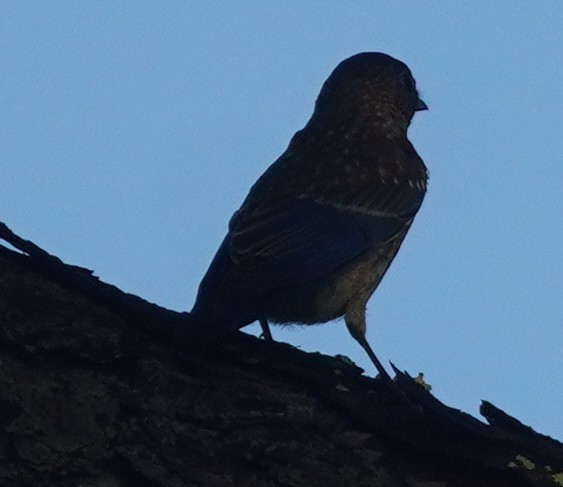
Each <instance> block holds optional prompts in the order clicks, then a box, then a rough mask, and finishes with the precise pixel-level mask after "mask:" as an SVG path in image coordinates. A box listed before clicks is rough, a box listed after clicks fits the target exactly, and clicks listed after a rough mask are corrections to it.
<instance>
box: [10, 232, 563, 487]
mask: <svg viewBox="0 0 563 487" xmlns="http://www.w3.org/2000/svg"><path fill="white" fill-rule="evenodd" d="M0 238H1V239H3V240H4V241H5V242H7V244H10V246H11V249H12V250H11V249H10V248H8V245H7V244H6V245H0V430H1V431H2V435H1V436H0V485H2V486H6V487H10V486H18V487H19V486H22V487H23V486H33V487H37V486H69V487H70V486H84V487H93V486H115V487H118V486H119V487H133V486H148V487H165V486H166V487H172V486H174V487H180V486H205V487H207V486H264V487H266V486H272V487H274V486H275V487H281V486H284V487H285V486H287V487H294V486H303V487H305V486H307V487H309V486H333V485H334V486H348V485H354V486H386V487H399V486H400V487H406V486H411V487H441V486H471V487H474V486H483V487H487V486H495V487H496V486H563V445H562V444H561V443H559V442H557V441H555V440H553V439H551V438H549V437H547V436H544V435H540V434H538V433H536V432H534V431H533V430H532V429H531V428H529V427H527V426H525V425H523V424H522V423H520V422H519V421H518V420H516V419H515V418H512V417H510V416H509V415H507V414H506V413H504V412H503V411H501V410H499V409H497V408H496V407H495V406H493V405H492V404H490V403H487V402H484V403H483V405H482V408H481V413H482V414H483V416H484V417H485V418H486V419H487V422H488V424H487V423H484V422H481V421H479V420H477V419H475V418H473V417H471V416H469V415H467V414H464V413H462V412H460V411H458V410H455V409H452V408H449V407H447V406H445V405H444V404H442V403H440V402H439V401H438V400H437V399H435V398H434V397H433V396H432V395H431V394H430V393H429V392H428V391H427V390H426V389H425V388H424V387H423V386H422V385H420V384H419V383H417V381H415V380H413V379H411V378H410V377H409V376H408V375H406V374H404V373H400V372H398V371H397V377H396V382H395V384H394V385H393V386H389V385H385V384H384V383H382V382H381V381H379V380H377V379H371V378H368V377H366V376H364V375H362V374H361V372H362V371H361V370H360V369H358V368H357V367H355V366H354V365H351V364H347V363H345V362H343V361H342V360H340V359H338V358H333V357H326V356H322V355H320V354H309V353H304V352H302V351H299V350H296V349H294V348H293V347H291V346H288V345H286V344H280V343H266V342H264V341H263V340H259V339H256V338H253V337H250V336H247V335H244V334H243V333H236V334H233V335H232V336H231V337H229V338H228V339H225V340H224V341H222V342H221V343H216V344H213V345H212V346H211V345H209V344H207V345H205V344H201V343H198V341H197V340H194V339H193V336H192V337H191V338H190V335H189V334H185V333H184V330H186V329H190V326H193V323H192V322H191V318H190V315H189V314H188V313H175V312H172V311H169V310H165V309H163V308H160V307H158V306H156V305H153V304H151V303H148V302H146V301H144V300H142V299H141V298H138V297H136V296H132V295H129V294H126V293H123V292H121V291H120V290H119V289H117V288H115V287H113V286H110V285H108V284H105V283H103V282H101V281H99V280H98V279H96V278H95V277H94V276H93V275H92V273H91V272H90V271H88V270H86V269H82V268H79V267H76V266H68V265H66V264H63V263H62V262H61V261H60V260H59V259H58V258H56V257H53V256H51V255H49V254H47V253H46V252H44V251H43V250H41V249H40V248H38V247H37V246H35V245H34V244H32V243H31V242H28V241H25V240H23V239H21V238H19V237H17V236H16V235H14V234H13V233H12V232H11V231H10V230H9V229H8V228H7V227H6V226H5V225H3V224H0ZM14 249H15V250H14Z"/></svg>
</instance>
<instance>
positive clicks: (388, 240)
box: [192, 52, 428, 379]
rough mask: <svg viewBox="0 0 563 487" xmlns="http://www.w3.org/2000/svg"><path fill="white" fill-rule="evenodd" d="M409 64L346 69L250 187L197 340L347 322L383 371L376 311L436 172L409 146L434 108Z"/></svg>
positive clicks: (203, 302)
mask: <svg viewBox="0 0 563 487" xmlns="http://www.w3.org/2000/svg"><path fill="white" fill-rule="evenodd" d="M427 109H428V107H427V106H426V104H425V103H424V102H423V101H422V100H421V99H420V98H419V95H418V92H417V90H416V84H415V80H414V78H413V77H412V74H411V72H410V70H409V68H408V67H407V66H406V65H405V64H403V63H402V62H401V61H398V60H396V59H394V58H392V57H390V56H388V55H386V54H382V53H376V52H373V53H372V52H367V53H361V54H357V55H355V56H352V57H350V58H348V59H346V60H344V61H343V62H341V63H340V64H339V65H338V66H337V67H336V69H335V70H334V71H333V72H332V74H331V75H330V76H329V78H328V79H327V80H326V82H325V83H324V85H323V87H322V89H321V92H320V94H319V97H318V98H317V101H316V104H315V110H314V112H313V115H312V116H311V119H310V120H309V121H308V122H307V125H305V127H304V128H303V129H302V130H300V131H298V132H297V133H296V134H295V135H294V136H293V138H292V139H291V142H290V143H289V147H288V148H287V150H286V151H285V152H284V153H283V154H282V155H281V156H280V158H279V159H278V160H277V161H276V162H274V164H272V165H271V166H270V167H269V168H268V170H267V171H266V172H265V173H264V174H263V175H262V176H261V177H260V178H259V179H258V181H257V182H256V183H255V184H254V186H253V187H252V188H251V190H250V193H249V194H248V196H247V197H246V199H245V201H244V203H243V204H242V206H241V207H240V209H239V210H238V211H237V212H236V213H235V214H234V215H233V217H232V219H231V221H230V223H229V232H228V233H227V236H226V237H225V239H224V240H223V243H222V244H221V246H220V247H219V250H218V251H217V254H216V255H215V258H214V259H213V262H212V263H211V265H210V267H209V270H208V271H207V274H206V275H205V277H204V278H203V280H202V282H201V284H200V286H199V291H198V295H197V299H196V302H195V305H194V307H193V309H192V314H193V316H194V317H195V318H196V319H197V322H198V323H201V325H200V330H198V333H201V334H202V335H209V336H218V335H220V334H221V333H224V332H228V331H232V330H236V329H238V328H241V327H243V326H245V325H248V324H249V323H252V322H254V321H256V320H259V321H260V323H261V324H262V328H263V330H264V332H265V334H266V335H268V336H270V334H269V329H268V322H273V323H296V324H304V325H308V324H314V323H324V322H327V321H330V320H333V319H335V318H339V317H341V316H343V317H344V320H345V322H346V326H347V327H348V330H349V331H350V333H351V334H352V336H353V337H354V338H355V339H356V340H357V341H358V342H359V343H360V345H361V346H362V347H363V348H364V349H365V351H366V352H367V354H368V355H369V357H370V358H371V360H372V361H373V363H374V364H375V366H376V368H377V370H378V371H379V373H380V375H381V376H382V377H384V378H387V379H388V378H389V376H388V375H387V373H386V371H385V369H384V368H383V366H382V365H381V363H380V362H379V360H378V359H377V357H376V356H375V354H374V353H373V351H372V349H371V347H370V346H369V344H368V342H367V340H366V304H367V301H368V299H369V298H370V296H371V295H372V294H373V292H374V291H375V289H376V288H377V285H378V284H379V282H380V281H381V279H382V278H383V275H384V274H385V272H386V271H387V268H388V267H389V265H390V264H391V261H392V260H393V258H394V257H395V255H396V253H397V251H398V250H399V247H400V245H401V243H402V241H403V239H404V237H405V235H406V233H407V231H408V229H409V228H410V226H411V224H412V222H413V219H414V216H415V215H416V213H417V211H418V209H419V208H420V205H421V203H422V200H423V198H424V194H425V192H426V182H427V179H428V173H427V170H426V167H425V165H424V163H423V162H422V159H421V158H420V157H419V156H418V154H417V153H416V151H415V149H414V147H413V146H412V144H411V143H410V142H409V140H408V139H407V128H408V126H409V124H410V122H411V119H412V117H413V115H414V112H416V111H418V110H427Z"/></svg>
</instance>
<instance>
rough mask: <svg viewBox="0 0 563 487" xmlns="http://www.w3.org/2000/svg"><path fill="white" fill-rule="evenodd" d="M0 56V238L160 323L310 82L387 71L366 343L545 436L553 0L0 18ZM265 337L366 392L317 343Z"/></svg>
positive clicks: (17, 10) (553, 192) (551, 289)
mask: <svg viewBox="0 0 563 487" xmlns="http://www.w3.org/2000/svg"><path fill="white" fill-rule="evenodd" d="M0 37H1V38H0V67H1V69H0V73H1V74H0V113H1V117H0V160H1V163H0V168H1V174H2V191H1V192H0V210H1V211H0V220H2V221H4V222H5V223H7V224H8V226H10V227H11V228H12V229H13V230H14V231H16V232H17V233H19V234H20V235H22V236H23V237H26V238H30V239H32V240H33V241H34V242H36V243H37V244H39V245H41V246H42V247H44V248H45V249H47V250H48V251H50V252H52V253H54V254H56V255H58V256H60V257H61V258H63V259H64V260H65V261H66V262H68V263H72V264H77V265H81V266H85V267H89V268H91V269H94V270H95V272H96V273H97V274H98V275H99V276H100V277H101V278H102V279H103V280H105V281H107V282H111V283H113V284H116V285H118V286H119V287H121V288H122V289H123V290H126V291H128V292H132V293H135V294H138V295H140V296H142V297H144V298H146V299H148V300H150V301H153V302H157V303H159V304H161V305H163V306H167V307H169V308H172V309H175V310H187V309H189V308H191V306H192V304H193V300H194V297H195V293H196V290H197V285H198V283H199V280H200V279H201V277H202V276H203V274H204V272H205V270H206V268H207V266H208V264H209V262H210V260H211V258H212V256H213V254H214V252H215V250H216V249H217V247H218V245H219V243H220V241H221V239H222V238H223V236H224V234H225V232H226V228H227V222H228V220H229V218H230V216H231V214H232V213H233V211H234V210H236V209H237V207H238V206H239V205H240V203H241V202H242V200H243V198H244V197H245V196H246V193H247V191H248V189H249V188H250V186H251V184H252V183H253V182H254V180H255V179H256V178H257V177H258V176H259V175H260V174H261V173H262V172H263V171H264V170H265V169H266V168H267V167H268V166H269V165H270V164H271V163H272V162H273V161H274V160H275V159H276V158H277V156H279V155H280V154H281V153H282V152H283V151H284V149H285V147H286V145H287V143H288V142H289V139H290V137H291V136H292V135H293V133H294V132H295V131H296V130H298V129H300V128H301V127H302V126H303V125H304V123H305V122H306V121H307V119H308V117H309V115H310V114H311V112H312V107H313V103H314V100H315V98H316V96H317V93H318V90H319V88H320V86H321V84H322V82H323V81H324V80H325V79H326V77H327V76H328V75H329V73H330V72H331V70H332V69H333V68H334V67H335V66H336V65H337V64H338V63H339V62H340V61H341V60H342V59H344V58H346V57H348V56H350V55H352V54H355V53H357V52H361V51H382V52H386V53H388V54H391V55H393V56H395V57H397V58H399V59H401V60H402V61H404V62H405V63H407V64H408V65H409V66H410V68H411V70H412V72H413V73H414V76H415V78H416V79H417V82H418V86H419V88H420V90H421V92H422V97H423V99H424V100H425V101H426V103H427V104H428V106H429V107H430V110H429V111H428V112H421V113H417V114H416V116H415V119H414V122H413V124H412V126H411V129H410V138H411V140H412V141H413V144H414V145H415V147H416V148H417V150H418V152H419V153H420V155H421V156H422V157H423V159H424V160H425V162H426V164H427V166H428V167H429V169H430V174H431V177H430V187H429V192H428V195H427V198H426V200H425V202H424V204H423V207H422V209H421V211H420V213H419V215H418V217H417V219H416V221H415V224H414V226H413V228H412V229H411V231H410V233H409V235H408V236H407V239H406V241H405V244H404V245H403V247H402V249H401V252H399V255H398V257H397V259H396V260H395V262H394V264H393V265H392V267H391V269H390V271H389V272H388V274H387V276H386V277H385V279H384V281H383V283H382V285H381V286H380V288H379V289H378V291H377V292H376V294H375V295H374V297H373V298H372V300H371V303H370V307H369V316H368V338H369V340H370V342H371V344H372V346H373V347H374V348H375V350H376V352H377V353H378V355H379V357H380V359H381V360H382V361H383V362H384V363H385V364H388V361H389V360H392V361H393V362H394V363H395V364H396V365H397V366H398V367H399V368H401V369H406V370H407V371H409V372H410V373H411V374H417V373H418V372H420V371H422V372H424V373H425V375H426V378H427V380H428V381H429V382H430V383H431V384H432V385H433V387H434V392H435V394H436V395H437V397H439V398H440V399H442V400H444V401H445V402H446V403H448V404H450V405H452V406H456V407H459V408H462V409H463V410H465V411H467V412H470V413H472V414H476V413H477V408H478V405H479V401H480V400H481V399H487V400H490V401H491V402H493V403H494V404H496V405H497V406H499V407H501V408H504V409H506V410H507V411H508V412H509V413H510V414H513V415H515V416H517V417H518V418H520V419H521V420H523V421H524V422H526V423H528V424H531V425H532V426H533V427H534V428H536V429H538V430H539V431H541V432H544V433H547V434H550V435H552V436H555V437H558V438H559V439H563V413H562V412H563V299H562V294H563V293H562V291H563V265H562V263H561V245H562V241H563V203H562V183H563V155H562V154H563V121H562V113H563V49H562V47H563V3H561V2H560V1H555V0H554V1H543V2H520V1H514V2H490V1H473V2H457V1H448V2H445V1H442V2H438V1H427V2H418V1H410V2H408V1H395V2H383V1H381V2H373V1H358V2H337V1H327V0H323V1H309V2H291V1H289V2H273V1H258V0H255V1H238V2H218V1H217V2H215V1H209V0H205V1H197V2H196V1H168V2H133V1H129V2H125V1H121V2H114V1H111V2H110V1H98V2H75V1H56V2H45V1H36V2H28V1H24V0H17V1H3V2H2V3H1V4H0ZM274 334H275V337H277V339H279V340H283V341H287V342H290V343H292V344H294V345H296V346H299V347H302V348H303V349H305V350H310V351H316V350H319V351H321V352H324V353H328V354H336V353H341V354H344V355H348V356H349V357H351V358H352V359H353V360H354V361H356V362H357V363H358V364H359V365H361V366H362V367H364V368H365V369H366V371H367V373H368V374H370V375H373V374H374V369H373V366H372V365H371V364H370V363H369V361H368V359H367V357H365V356H364V354H363V351H362V350H361V349H360V347H359V346H358V345H357V344H356V343H355V342H354V341H353V339H352V338H351V337H349V336H348V333H347V331H346V329H345V326H344V324H343V323H341V322H335V323H331V324H327V325H321V326H316V327H311V328H309V329H307V330H304V329H301V328H293V329H291V330H278V329H274Z"/></svg>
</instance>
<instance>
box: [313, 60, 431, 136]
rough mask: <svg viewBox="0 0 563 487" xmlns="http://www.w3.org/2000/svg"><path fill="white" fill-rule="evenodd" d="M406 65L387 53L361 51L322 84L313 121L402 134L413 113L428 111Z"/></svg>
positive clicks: (343, 63) (386, 134) (342, 63)
mask: <svg viewBox="0 0 563 487" xmlns="http://www.w3.org/2000/svg"><path fill="white" fill-rule="evenodd" d="M427 109H428V107H427V106H426V104H425V103H424V102H423V101H422V100H421V99H420V97H419V94H418V91H417V89H416V82H415V80H414V78H413V76H412V74H411V72H410V70H409V68H408V67H407V66H406V64H404V63H402V62H401V61H398V60H397V59H394V58H392V57H391V56H388V55H387V54H383V53H378V52H364V53H360V54H356V55H355V56H352V57H350V58H348V59H345V60H344V61H342V62H341V63H340V64H339V65H338V66H337V67H336V68H335V69H334V71H333V72H332V73H331V75H330V76H329V77H328V79H327V80H326V81H325V83H324V85H323V87H322V89H321V92H320V94H319V96H318V98H317V102H316V104H315V113H314V114H313V118H315V117H317V118H322V119H323V121H324V122H325V123H327V122H328V123H335V124H342V125H350V124H352V125H353V126H356V127H360V126H361V127H363V128H364V129H366V130H370V128H373V129H374V130H376V131H378V132H381V133H382V135H385V136H389V137H393V136H395V135H398V134H404V133H405V132H406V129H407V127H408V126H409V124H410V121H411V119H412V117H413V115H414V112H416V111H419V110H427Z"/></svg>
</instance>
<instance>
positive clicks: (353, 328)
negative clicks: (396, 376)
mask: <svg viewBox="0 0 563 487" xmlns="http://www.w3.org/2000/svg"><path fill="white" fill-rule="evenodd" d="M344 320H345V322H346V326H347V327H348V331H349V332H350V335H352V336H353V337H354V338H355V340H356V341H357V342H358V343H359V344H360V345H361V346H362V348H363V349H364V350H365V351H366V353H367V354H368V357H369V358H370V360H371V361H372V362H373V365H375V368H376V369H377V371H378V372H379V376H380V377H381V379H382V380H384V381H386V382H393V381H392V379H391V377H390V376H389V374H388V373H387V371H386V370H385V368H384V367H383V365H382V364H381V362H380V361H379V359H378V358H377V357H376V355H375V353H374V352H373V350H372V348H371V347H370V345H369V343H368V341H367V339H366V311H365V305H362V306H361V308H360V309H357V308H356V309H354V308H352V309H348V310H347V311H346V315H345V316H344Z"/></svg>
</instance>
